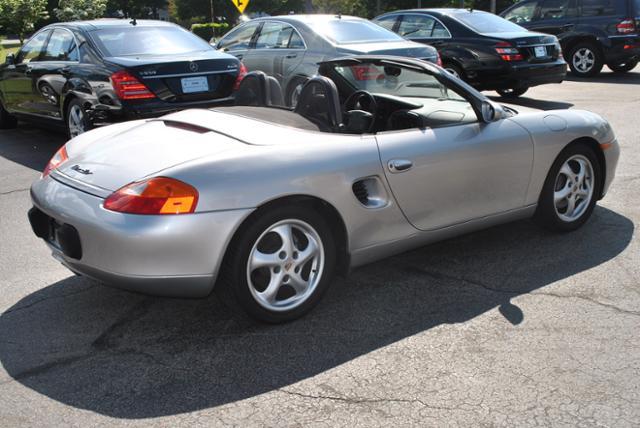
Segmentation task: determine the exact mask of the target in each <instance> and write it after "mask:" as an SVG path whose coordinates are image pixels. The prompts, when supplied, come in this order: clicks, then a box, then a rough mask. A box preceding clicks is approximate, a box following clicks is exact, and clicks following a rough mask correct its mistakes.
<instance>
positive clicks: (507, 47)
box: [494, 42, 524, 61]
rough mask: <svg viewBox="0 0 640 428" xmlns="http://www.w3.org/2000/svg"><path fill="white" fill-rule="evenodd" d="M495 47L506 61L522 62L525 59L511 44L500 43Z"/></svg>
mask: <svg viewBox="0 0 640 428" xmlns="http://www.w3.org/2000/svg"><path fill="white" fill-rule="evenodd" d="M494 47H495V49H496V52H497V53H498V55H500V58H502V59H503V60H504V61H522V60H523V59H524V57H523V56H522V54H521V53H520V51H519V50H518V49H516V48H514V47H513V45H512V44H511V43H509V42H498V43H496V45H495V46H494Z"/></svg>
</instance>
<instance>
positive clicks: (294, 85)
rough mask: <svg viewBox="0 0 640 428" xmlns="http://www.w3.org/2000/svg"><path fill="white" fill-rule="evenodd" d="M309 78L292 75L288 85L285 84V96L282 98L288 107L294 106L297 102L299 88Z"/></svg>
mask: <svg viewBox="0 0 640 428" xmlns="http://www.w3.org/2000/svg"><path fill="white" fill-rule="evenodd" d="M307 80H309V78H308V77H302V76H300V77H294V78H293V79H292V80H291V82H289V85H288V86H287V93H286V98H285V100H284V102H285V104H286V105H287V106H288V107H295V106H296V104H297V103H298V96H299V95H300V90H301V89H302V87H303V86H304V84H305V83H307Z"/></svg>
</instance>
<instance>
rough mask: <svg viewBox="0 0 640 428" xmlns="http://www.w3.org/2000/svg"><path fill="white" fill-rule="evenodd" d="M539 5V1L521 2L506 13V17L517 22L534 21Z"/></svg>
mask: <svg viewBox="0 0 640 428" xmlns="http://www.w3.org/2000/svg"><path fill="white" fill-rule="evenodd" d="M537 7H538V2H535V1H530V2H526V3H524V4H521V5H520V6H516V7H514V8H513V9H511V10H510V11H509V12H507V13H505V15H504V19H506V20H507V21H511V22H513V23H516V24H526V23H527V22H531V21H533V17H534V15H535V13H536V8H537Z"/></svg>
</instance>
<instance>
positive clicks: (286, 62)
mask: <svg viewBox="0 0 640 428" xmlns="http://www.w3.org/2000/svg"><path fill="white" fill-rule="evenodd" d="M305 52H306V46H305V44H304V41H303V40H302V36H300V33H298V31H297V30H296V29H295V28H293V26H291V25H289V24H287V23H284V22H279V21H267V22H265V23H264V24H263V26H262V27H261V28H260V29H259V33H258V35H257V36H256V41H255V47H254V49H253V50H252V51H251V53H250V55H249V60H248V64H246V65H247V67H249V68H253V69H255V70H261V71H264V72H265V73H267V74H268V75H271V76H274V77H275V78H276V79H278V81H279V82H280V83H281V84H284V82H285V81H287V78H288V77H289V76H290V75H291V74H292V73H293V72H294V70H295V69H296V68H297V67H298V66H299V65H300V64H301V63H302V61H303V60H304V55H305Z"/></svg>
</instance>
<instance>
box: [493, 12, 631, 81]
mask: <svg viewBox="0 0 640 428" xmlns="http://www.w3.org/2000/svg"><path fill="white" fill-rule="evenodd" d="M500 15H501V16H502V17H503V18H505V19H508V20H509V21H511V22H515V23H516V24H518V25H522V26H523V27H525V28H528V29H530V30H535V31H541V32H544V33H549V34H554V35H556V36H557V37H558V39H559V40H560V44H561V45H562V49H563V51H564V56H565V58H566V60H567V62H568V63H569V67H570V68H571V71H572V72H573V74H574V75H576V76H583V77H589V76H595V75H596V74H598V73H599V72H600V70H601V69H602V66H603V65H604V64H607V65H608V66H609V68H610V69H611V70H613V71H615V72H618V73H624V72H627V71H629V70H632V69H633V68H634V67H635V66H636V65H637V64H638V60H640V34H639V31H638V30H639V28H640V0H524V1H521V2H519V3H517V4H515V5H514V6H512V7H510V8H508V9H507V10H505V11H504V12H502V13H501V14H500Z"/></svg>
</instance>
